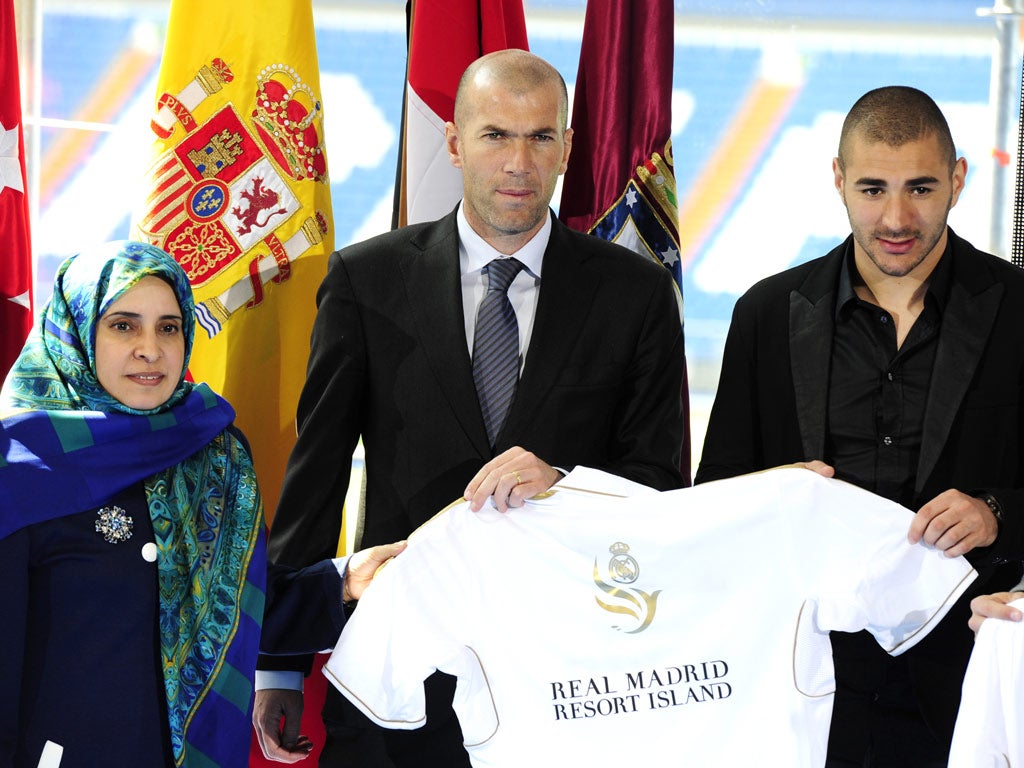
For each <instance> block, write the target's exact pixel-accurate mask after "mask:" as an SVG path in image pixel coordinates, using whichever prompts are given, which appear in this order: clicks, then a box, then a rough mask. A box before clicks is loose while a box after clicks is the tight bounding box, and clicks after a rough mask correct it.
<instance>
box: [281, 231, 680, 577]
mask: <svg viewBox="0 0 1024 768" xmlns="http://www.w3.org/2000/svg"><path fill="white" fill-rule="evenodd" d="M317 305H318V312H317V317H316V322H315V325H314V328H313V335H312V342H311V354H310V359H309V366H308V371H307V379H306V385H305V388H304V390H303V393H302V396H301V398H300V400H299V406H298V429H299V435H298V441H297V443H296V445H295V448H294V450H293V452H292V455H291V458H290V460H289V463H288V471H287V473H286V476H285V480H284V486H283V489H282V494H281V500H280V503H279V505H278V508H277V511H276V514H275V517H274V521H273V525H272V528H271V535H270V555H271V559H272V560H274V561H277V562H281V563H285V564H288V565H292V566H305V565H308V564H310V563H312V562H315V561H317V560H320V559H322V558H325V557H330V556H332V555H333V554H334V551H335V546H336V544H337V541H338V536H339V531H340V526H341V513H342V504H343V503H344V499H345V494H346V491H347V489H348V483H349V473H350V466H351V455H352V451H353V449H354V448H355V447H356V444H357V441H358V440H359V438H360V436H361V437H362V439H363V444H364V449H365V455H366V472H365V478H364V479H365V483H366V488H365V505H366V510H365V516H364V519H363V521H362V528H361V530H360V531H359V532H358V536H357V542H358V545H359V546H370V545H374V544H380V543H385V542H389V541H395V540H399V539H402V538H404V537H406V536H407V535H408V534H409V533H410V532H411V531H413V530H414V529H415V528H416V527H418V526H419V525H420V524H422V523H423V522H425V521H426V520H428V519H429V518H430V517H431V516H433V515H434V514H435V513H436V512H437V511H438V510H440V509H441V508H442V507H444V506H446V505H447V504H449V503H450V502H452V501H453V500H455V499H456V498H459V497H460V496H461V494H462V492H463V490H464V489H465V486H466V484H467V483H468V482H469V480H470V479H471V478H472V477H473V475H474V474H475V473H476V472H477V470H478V469H479V468H480V467H481V466H482V465H483V464H484V463H486V462H487V461H488V460H490V459H491V458H492V457H493V455H496V454H497V453H501V452H502V451H504V450H506V449H507V448H509V447H511V446H514V445H521V446H523V447H524V448H526V449H527V450H530V451H533V452H534V453H535V454H536V455H537V456H539V457H540V458H542V459H543V460H545V461H546V462H548V463H549V464H551V465H553V466H558V467H562V468H565V469H571V468H572V467H574V466H576V465H587V466H593V467H598V468H601V469H605V470H607V471H610V472H614V473H616V474H619V475H622V476H624V477H628V478H630V479H632V480H635V481H637V482H640V483H644V484H647V485H650V486H653V487H656V488H658V489H663V490H664V489H671V488H678V487H681V486H682V485H683V478H682V476H681V474H680V472H679V457H680V450H681V446H682V439H683V424H684V422H683V414H682V408H681V402H680V388H681V382H682V376H683V367H684V356H683V340H682V331H681V328H680V321H679V314H678V311H677V309H676V306H677V305H676V301H675V294H674V288H673V285H672V280H671V276H670V275H669V273H668V271H667V270H665V269H664V268H662V267H660V266H659V265H656V264H654V263H652V262H650V261H648V260H646V259H644V258H642V257H640V256H638V255H637V254H635V253H633V252H632V251H629V250H627V249H624V248H621V247H620V246H617V245H613V244H611V243H607V242H605V241H603V240H600V239H598V238H596V237H591V236H588V235H583V234H580V233H578V232H574V231H572V230H570V229H568V228H567V227H565V226H564V225H563V224H561V223H560V222H559V221H558V220H557V219H554V221H553V227H552V232H551V238H550V241H549V244H548V247H547V250H546V251H545V254H544V264H543V275H542V281H541V288H540V296H539V300H538V304H537V310H536V316H535V319H534V326H533V331H532V335H531V341H530V347H529V349H528V350H527V353H526V361H525V365H524V369H523V372H522V376H521V379H520V382H519V386H518V389H517V392H516V397H515V400H514V402H513V404H512V406H511V409H510V412H509V416H508V419H507V421H506V423H505V426H504V428H503V430H502V432H501V434H500V435H499V436H498V441H497V443H498V444H497V446H496V447H495V449H494V452H493V453H492V451H491V448H490V446H489V445H488V441H487V437H486V432H485V430H484V423H483V418H482V416H481V413H480V407H479V404H478V402H477V397H476V390H475V388H474V385H473V377H472V366H471V361H470V355H469V351H468V349H467V345H466V334H465V324H464V314H463V307H462V292H461V283H460V273H459V254H458V233H457V225H456V216H455V213H454V212H453V213H451V214H449V215H448V216H446V217H445V218H444V219H441V220H440V221H436V222H431V223H427V224H419V225H414V226H410V227H405V228H403V229H399V230H395V231H393V232H389V233H386V234H384V235H381V236H379V237H375V238H373V239H371V240H368V241H365V242H363V243H359V244H356V245H353V246H350V247H348V248H346V249H344V250H342V251H339V252H336V253H335V254H333V255H332V256H331V259H330V264H329V268H328V273H327V276H326V278H325V279H324V282H323V284H322V285H321V287H320V291H319V293H318V296H317ZM469 311H470V312H472V311H473V309H472V308H470V310H469Z"/></svg>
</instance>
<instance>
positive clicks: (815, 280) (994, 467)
mask: <svg viewBox="0 0 1024 768" xmlns="http://www.w3.org/2000/svg"><path fill="white" fill-rule="evenodd" d="M852 242H853V240H852V237H851V238H848V239H847V240H846V242H844V243H843V244H842V245H840V246H839V247H837V248H836V249H834V250H833V251H831V252H830V253H829V254H828V255H826V256H824V257H822V258H820V259H816V260H814V261H811V262H808V263H806V264H803V265H801V266H798V267H795V268H793V269H790V270H787V271H785V272H782V273H780V274H777V275H774V276H772V277H769V278H767V279H765V280H762V281H761V282H759V283H757V284H756V285H755V286H753V287H752V288H751V289H750V290H749V291H748V292H747V293H746V294H745V295H744V296H742V297H741V298H740V299H739V301H738V302H737V303H736V307H735V310H734V312H733V319H732V325H731V326H730V330H729V335H728V338H727V340H726V345H725V353H724V356H723V361H722V373H721V378H720V381H719V385H718V392H717V395H716V397H715V403H714V406H713V408H712V412H711V418H710V421H709V423H708V430H707V436H706V439H705V443H704V449H703V453H702V457H701V462H700V468H699V469H698V471H697V475H696V478H695V481H696V482H698V483H700V482H706V481H709V480H716V479H720V478H724V477H732V476H734V475H739V474H743V473H746V472H751V471H756V470H761V469H766V468H769V467H774V466H778V465H780V464H788V463H791V462H794V461H809V460H813V459H823V460H824V461H826V462H828V461H829V456H827V455H826V453H825V447H826V430H827V428H828V424H827V413H828V410H827V409H828V403H827V397H828V381H829V365H830V359H831V354H832V337H833V330H834V318H835V298H836V290H837V286H838V282H839V269H840V267H841V265H842V264H843V257H844V254H845V253H846V251H847V249H849V248H852ZM943 258H950V259H952V265H951V266H952V270H951V284H950V295H949V301H948V304H947V305H946V308H945V310H944V312H943V315H942V326H941V330H940V332H939V342H938V349H937V352H936V357H935V364H934V370H933V372H932V377H931V387H930V389H929V392H928V399H927V404H926V406H925V423H924V433H923V436H922V442H921V454H920V459H919V462H918V467H917V473H916V487H915V492H916V498H915V504H916V506H915V511H916V509H917V508H920V506H922V505H923V504H925V503H926V502H928V501H930V500H931V499H932V498H934V497H935V496H937V495H938V494H939V493H941V492H943V491H945V490H948V489H950V488H955V489H957V490H960V491H963V492H965V493H972V492H977V491H988V492H990V493H992V494H993V495H995V497H996V498H997V499H998V500H999V501H1000V502H1001V504H1002V507H1003V510H1004V513H1005V516H1006V520H1005V522H1004V523H1003V524H1002V525H1001V527H1000V532H999V536H998V539H997V541H996V542H995V544H994V545H992V546H991V547H988V548H985V549H979V550H976V551H975V552H974V553H972V554H970V555H969V556H968V559H970V560H971V562H972V564H973V565H974V566H975V567H976V568H977V569H978V571H979V578H978V579H977V580H976V581H975V584H974V585H973V587H972V589H971V590H970V591H969V593H968V594H967V595H965V596H964V597H963V598H962V599H961V600H960V602H959V603H958V605H957V606H956V607H954V609H953V610H952V611H950V613H949V614H948V616H947V617H946V619H945V620H944V621H943V622H942V624H940V626H939V627H938V628H937V629H936V630H935V631H933V632H932V634H931V635H929V637H928V638H926V639H925V640H924V641H923V642H922V643H921V644H919V645H918V646H917V647H916V648H914V649H912V650H911V651H909V654H910V657H909V659H908V663H909V664H910V670H911V674H912V676H913V678H914V682H915V686H916V690H917V691H918V697H919V700H920V705H921V707H922V710H923V711H924V712H925V715H926V719H927V720H928V721H929V722H930V723H932V724H933V727H935V728H936V729H937V730H939V731H940V732H945V731H946V729H947V728H948V733H945V736H946V738H947V740H948V737H949V736H951V735H952V725H953V719H954V718H955V716H956V710H957V706H958V704H959V695H960V682H961V681H962V679H963V672H964V669H965V668H966V663H967V659H968V657H969V655H970V650H971V646H972V644H973V637H972V635H971V632H970V630H969V629H968V627H967V619H968V617H969V616H970V609H969V607H968V603H969V602H970V598H971V597H973V596H974V595H977V594H982V593H985V592H992V591H998V590H1002V589H1006V588H1008V587H1009V586H1011V585H1013V584H1014V583H1016V577H1018V576H1019V574H1020V560H1021V558H1022V556H1024V271H1021V270H1020V269H1019V268H1018V267H1015V266H1013V265H1011V264H1009V263H1008V262H1006V261H1004V260H1002V259H999V258H997V257H995V256H992V255H989V254H986V253H982V252H981V251H979V250H977V249H975V248H974V247H973V246H972V245H971V244H970V243H968V242H967V241H966V240H963V239H962V238H960V237H958V236H957V235H956V234H954V233H953V231H952V230H949V246H948V248H947V251H946V254H945V255H944V257H943Z"/></svg>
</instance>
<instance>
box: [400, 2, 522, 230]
mask: <svg viewBox="0 0 1024 768" xmlns="http://www.w3.org/2000/svg"><path fill="white" fill-rule="evenodd" d="M408 18H409V64H408V72H407V74H406V80H407V82H406V92H405V109H404V117H405V119H404V125H403V131H402V147H401V152H400V154H399V160H398V162H399V174H400V181H399V185H398V191H397V194H396V196H395V214H396V215H395V223H396V224H397V225H398V226H404V225H405V224H415V223H417V222H420V221H431V220H433V219H439V218H441V217H442V216H444V215H445V214H446V213H449V212H450V211H451V210H452V208H454V207H455V204H456V203H457V202H458V201H459V200H461V199H462V174H461V173H460V171H459V170H458V169H457V168H453V167H452V165H451V164H450V163H449V162H448V151H447V150H446V149H445V144H444V124H445V123H446V122H449V121H451V120H452V119H454V116H455V90H456V88H457V87H458V85H459V78H460V77H461V76H462V73H463V71H465V69H466V67H468V66H469V65H470V64H471V63H472V62H473V61H475V60H476V59H478V58H480V57H481V56H483V55H484V54H486V53H491V52H492V51H500V50H504V49H506V48H521V49H523V50H528V44H527V41H526V18H525V16H524V14H523V2H522V0H410V2H409V4H408Z"/></svg>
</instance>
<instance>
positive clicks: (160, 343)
mask: <svg viewBox="0 0 1024 768" xmlns="http://www.w3.org/2000/svg"><path fill="white" fill-rule="evenodd" d="M184 364H185V337H184V336H183V335H182V332H181V308H180V307H179V306H178V299H177V298H176V297H175V295H174V291H172V290H171V287H170V286H169V285H168V284H167V283H165V282H164V281H163V280H161V279H160V278H159V277H152V276H150V277H144V278H142V279H141V280H139V282H137V283H136V284H135V285H133V286H132V287H131V288H129V289H128V290H127V291H125V292H124V294H122V295H121V297H120V298H118V299H117V301H115V302H114V303H113V304H111V305H110V307H109V308H108V309H107V311H106V312H105V313H104V315H103V317H101V318H100V320H99V323H98V324H97V327H96V377H97V378H98V379H99V382H100V385H101V386H102V387H103V388H104V389H105V390H107V392H109V393H110V394H111V395H113V396H114V397H115V398H117V399H118V400H119V401H120V402H122V403H124V404H125V405H127V406H128V407H129V408H135V409H138V410H149V409H151V408H156V407H158V406H160V405H163V404H164V403H165V402H167V400H168V399H169V398H170V396H171V395H172V394H174V390H175V389H176V388H177V386H178V382H179V381H180V380H181V372H182V367H183V366H184Z"/></svg>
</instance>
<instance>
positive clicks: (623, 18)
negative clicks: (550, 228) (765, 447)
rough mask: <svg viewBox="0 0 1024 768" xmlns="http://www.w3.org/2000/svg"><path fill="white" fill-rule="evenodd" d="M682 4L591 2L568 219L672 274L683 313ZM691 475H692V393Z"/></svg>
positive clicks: (568, 176)
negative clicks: (676, 85)
mask: <svg viewBox="0 0 1024 768" xmlns="http://www.w3.org/2000/svg"><path fill="white" fill-rule="evenodd" d="M673 32H674V19H673V5H672V0H588V2H587V13H586V19H585V21H584V26H583V43H582V46H581V50H580V66H579V72H578V74H577V76H576V95H575V99H574V102H573V110H572V128H573V140H572V155H571V156H570V157H569V167H568V169H567V170H566V172H565V179H564V180H563V182H562V200H561V204H560V206H559V210H558V216H559V218H560V219H561V220H562V221H564V222H565V223H566V224H567V225H569V226H570V227H572V228H573V229H577V230H579V231H581V232H589V233H590V234H592V235H596V236H598V237H601V238H604V239H605V240H611V241H613V242H617V243H619V244H620V245H624V246H626V247H627V248H630V249H632V250H634V251H637V252H638V253H640V254H642V255H644V256H646V257H647V258H649V259H651V260H652V261H655V262H656V263H658V264H661V265H662V266H664V267H665V268H666V269H668V270H669V271H670V272H671V273H672V277H673V279H674V280H675V283H676V288H677V289H678V294H677V296H678V301H679V316H680V322H682V313H683V275H682V265H681V263H680V258H679V213H678V202H677V198H676V182H675V171H674V169H673V158H672V141H671V135H672V59H673V53H674V47H673V46H674V41H673ZM683 376H684V378H683V390H682V392H681V393H680V396H681V398H682V407H683V413H684V415H685V416H686V424H687V427H686V432H685V437H684V443H683V446H682V465H681V467H680V469H681V470H682V472H683V477H685V478H687V479H689V477H690V430H689V392H688V387H687V383H686V378H685V376H686V374H685V370H684V374H683Z"/></svg>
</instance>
